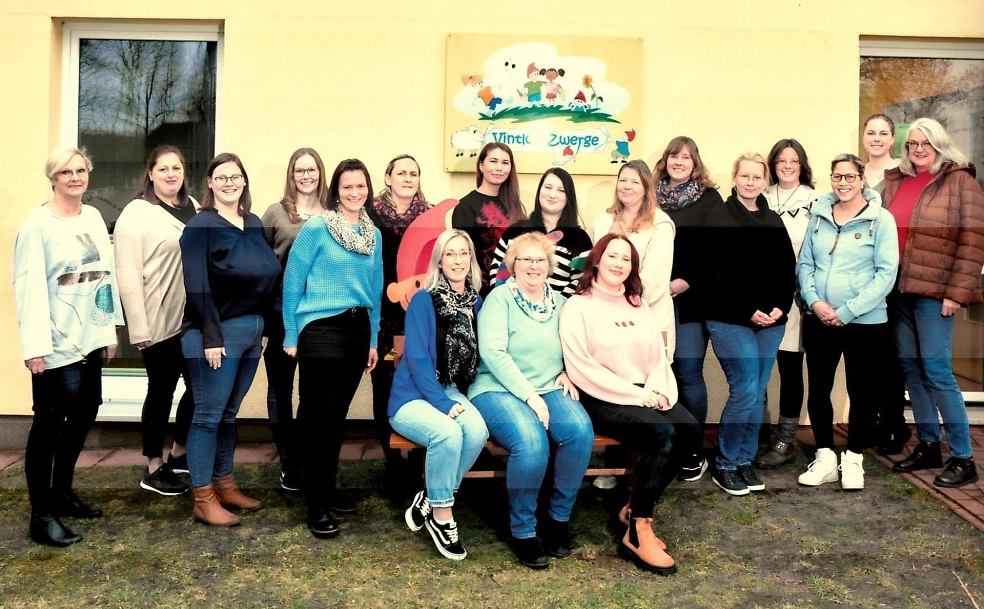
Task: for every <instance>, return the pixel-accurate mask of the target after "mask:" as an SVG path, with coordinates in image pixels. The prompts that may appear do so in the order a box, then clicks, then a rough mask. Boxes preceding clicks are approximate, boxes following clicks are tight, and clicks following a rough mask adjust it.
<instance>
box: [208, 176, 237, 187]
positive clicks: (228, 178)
mask: <svg viewBox="0 0 984 609" xmlns="http://www.w3.org/2000/svg"><path fill="white" fill-rule="evenodd" d="M209 180H211V181H213V182H215V183H216V184H219V185H221V186H225V185H226V184H228V183H229V182H232V183H233V184H235V185H237V186H238V185H239V184H242V183H243V174H241V173H237V174H235V175H231V176H212V177H211V178H209Z"/></svg>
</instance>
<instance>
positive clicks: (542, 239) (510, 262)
mask: <svg viewBox="0 0 984 609" xmlns="http://www.w3.org/2000/svg"><path fill="white" fill-rule="evenodd" d="M527 245H535V246H537V247H539V248H541V249H542V250H543V253H544V254H546V255H547V267H548V274H550V273H553V271H554V267H555V266H556V264H557V259H556V256H555V255H554V243H553V241H551V240H550V239H549V238H548V237H547V236H546V235H544V234H543V233H541V232H539V231H532V232H529V233H523V234H522V235H520V236H518V237H516V238H515V239H513V240H512V241H510V242H509V247H508V248H506V256H505V258H504V259H503V262H505V264H506V268H507V269H509V272H510V273H512V272H513V271H514V268H515V266H516V254H517V253H518V252H519V249H520V248H522V247H525V246H527Z"/></svg>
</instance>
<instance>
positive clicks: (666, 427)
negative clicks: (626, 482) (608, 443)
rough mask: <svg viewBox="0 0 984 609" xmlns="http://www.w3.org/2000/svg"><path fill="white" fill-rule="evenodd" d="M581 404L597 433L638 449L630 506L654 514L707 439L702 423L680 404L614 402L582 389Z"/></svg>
mask: <svg viewBox="0 0 984 609" xmlns="http://www.w3.org/2000/svg"><path fill="white" fill-rule="evenodd" d="M581 404H582V405H583V406H584V410H585V411H587V413H588V416H589V417H591V423H592V425H594V429H595V433H599V434H601V435H605V436H608V437H610V438H614V439H616V440H618V441H619V442H622V443H626V444H631V445H633V446H635V448H636V450H637V451H638V457H637V458H636V463H635V482H634V485H633V490H632V499H631V500H630V506H629V507H630V508H631V509H632V515H633V516H635V517H637V518H651V517H652V515H653V506H654V505H655V504H656V502H658V501H659V499H660V497H661V496H662V495H663V491H664V490H666V487H667V486H668V485H669V484H670V482H672V481H673V479H674V478H675V477H676V475H677V474H678V473H679V471H680V465H681V464H682V462H683V461H682V460H683V458H685V457H688V456H690V455H692V454H693V453H694V452H696V450H697V448H696V447H697V446H698V445H699V444H700V443H701V442H703V433H702V431H701V426H700V423H698V422H697V420H696V419H694V417H693V415H691V414H690V412H688V411H687V409H686V408H684V407H683V406H681V405H679V404H677V405H675V406H674V407H673V408H671V409H669V410H655V409H653V408H643V407H641V406H622V405H619V404H612V403H610V402H605V401H602V400H599V399H597V398H595V397H594V396H591V395H588V394H587V393H585V392H584V391H581Z"/></svg>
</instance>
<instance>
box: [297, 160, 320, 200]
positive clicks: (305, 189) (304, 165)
mask: <svg viewBox="0 0 984 609" xmlns="http://www.w3.org/2000/svg"><path fill="white" fill-rule="evenodd" d="M320 183H321V174H320V172H319V171H318V163H317V161H315V160H314V157H313V156H311V155H310V154H305V155H304V156H302V157H300V158H298V159H297V160H296V161H294V186H295V187H296V188H297V194H299V195H313V194H315V193H316V192H318V185H319V184H320Z"/></svg>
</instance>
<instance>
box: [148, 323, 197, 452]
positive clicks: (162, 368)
mask: <svg viewBox="0 0 984 609" xmlns="http://www.w3.org/2000/svg"><path fill="white" fill-rule="evenodd" d="M140 355H141V357H143V361H144V368H146V369H147V397H146V398H144V403H143V411H142V412H141V413H140V434H141V436H142V437H143V454H144V456H145V457H147V458H148V459H158V458H160V457H161V456H163V454H164V452H163V450H162V448H161V445H162V444H164V434H165V432H166V431H167V423H168V419H170V417H171V402H172V401H173V400H174V390H175V388H176V387H177V386H178V379H179V378H181V377H184V384H185V392H184V395H183V396H181V400H180V401H178V411H177V413H175V417H174V419H175V421H174V422H175V428H174V441H175V442H176V443H177V444H180V445H181V446H184V445H185V444H187V443H188V429H189V428H190V427H191V419H192V416H194V414H195V398H194V396H193V395H192V394H191V385H189V384H188V373H187V367H186V365H185V358H184V354H183V353H182V352H181V335H180V334H177V335H175V336H172V337H171V338H169V339H167V340H162V341H161V342H159V343H157V344H154V345H151V346H149V347H147V348H146V349H144V350H142V351H141V352H140Z"/></svg>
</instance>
